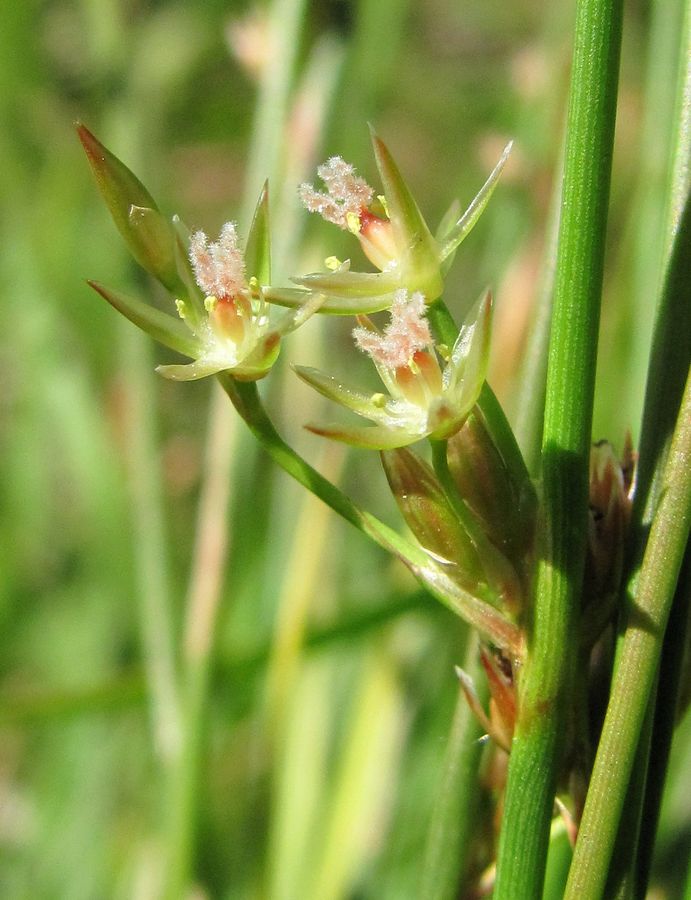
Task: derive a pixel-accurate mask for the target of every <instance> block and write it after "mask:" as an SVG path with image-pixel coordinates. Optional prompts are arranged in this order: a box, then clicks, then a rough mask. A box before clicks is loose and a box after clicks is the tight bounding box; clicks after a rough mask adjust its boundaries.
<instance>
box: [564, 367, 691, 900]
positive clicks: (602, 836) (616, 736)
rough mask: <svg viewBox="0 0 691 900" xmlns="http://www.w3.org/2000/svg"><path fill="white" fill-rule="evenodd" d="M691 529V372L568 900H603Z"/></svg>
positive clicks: (585, 813)
mask: <svg viewBox="0 0 691 900" xmlns="http://www.w3.org/2000/svg"><path fill="white" fill-rule="evenodd" d="M690 524H691V372H690V373H689V377H688V380H687V384H686V390H685V393H684V399H683V401H682V405H681V409H680V412H679V418H678V420H677V427H676V430H675V433H674V437H673V440H672V446H671V449H670V453H669V459H668V462H667V465H666V467H665V472H664V476H663V482H662V485H661V490H660V503H659V506H658V509H657V512H656V514H655V518H654V519H653V523H652V527H651V530H650V538H649V540H648V545H647V548H646V553H645V557H644V560H643V566H642V568H641V572H640V577H639V579H638V591H637V594H636V597H635V600H634V601H633V602H632V603H631V604H630V605H629V609H628V618H629V621H628V627H627V630H626V635H625V637H624V641H623V646H622V652H621V657H620V660H621V661H620V664H619V668H618V670H617V678H616V681H615V682H614V686H613V690H612V696H611V698H610V702H609V706H608V709H607V715H606V717H605V724H604V726H603V729H602V737H601V739H600V745H599V747H598V752H597V756H596V759H595V766H594V768H593V774H592V778H591V783H590V789H589V791H588V797H587V799H586V804H585V809H584V811H583V819H582V821H581V828H580V831H579V835H578V841H577V843H576V849H575V851H574V860H573V865H572V867H571V874H570V876H569V882H568V885H567V890H566V895H565V896H566V898H567V900H581V898H584V897H585V898H591V897H592V898H596V897H600V896H601V894H602V891H603V888H604V885H605V881H606V878H607V871H608V868H609V862H610V857H611V852H612V846H613V843H614V840H615V837H616V833H617V827H618V824H619V816H620V814H621V809H622V806H623V803H624V797H625V794H626V788H627V785H628V782H629V778H630V775H631V769H632V767H633V761H634V757H635V754H636V749H637V746H638V737H639V733H640V729H641V726H642V724H643V720H644V718H645V714H646V709H647V705H648V697H649V693H650V690H651V688H652V686H653V684H654V681H655V676H656V672H657V667H658V664H659V656H660V649H661V647H662V641H663V638H664V633H665V627H666V625H667V619H668V616H669V610H670V607H671V603H672V598H673V596H674V591H675V587H676V583H677V578H678V574H679V569H680V567H681V563H682V559H683V556H684V551H685V548H686V542H687V540H688V536H689V525H690Z"/></svg>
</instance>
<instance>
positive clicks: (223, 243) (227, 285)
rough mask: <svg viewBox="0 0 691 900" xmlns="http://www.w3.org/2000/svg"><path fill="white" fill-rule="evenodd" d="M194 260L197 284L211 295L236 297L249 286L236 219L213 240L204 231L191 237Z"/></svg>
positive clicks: (193, 265) (226, 225)
mask: <svg viewBox="0 0 691 900" xmlns="http://www.w3.org/2000/svg"><path fill="white" fill-rule="evenodd" d="M190 262H191V263H192V268H193V269H194V277H195V279H196V282H197V284H198V285H199V287H200V288H201V289H202V290H203V291H204V293H205V294H207V295H213V296H214V297H218V298H219V299H221V298H223V297H233V296H234V295H235V294H238V293H239V292H240V291H241V290H243V288H244V287H245V261H244V259H243V257H242V251H241V250H240V247H239V246H238V234H237V226H236V225H235V223H234V222H226V224H225V225H224V226H223V228H222V229H221V234H220V236H219V238H218V241H216V242H215V243H212V244H210V243H209V239H208V238H207V236H206V235H205V234H204V232H203V231H197V232H195V233H194V234H193V235H192V237H191V238H190Z"/></svg>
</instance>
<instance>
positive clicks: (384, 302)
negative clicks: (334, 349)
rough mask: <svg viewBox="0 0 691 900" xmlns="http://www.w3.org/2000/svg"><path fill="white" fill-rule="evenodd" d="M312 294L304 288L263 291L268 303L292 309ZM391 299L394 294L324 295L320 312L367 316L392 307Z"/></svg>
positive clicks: (334, 314)
mask: <svg viewBox="0 0 691 900" xmlns="http://www.w3.org/2000/svg"><path fill="white" fill-rule="evenodd" d="M325 274H326V273H325ZM353 274H355V273H353ZM309 277H310V276H306V278H309ZM299 280H300V279H293V281H299ZM315 290H316V288H315ZM311 293H313V292H312V291H309V290H303V289H302V288H275V287H267V288H264V290H263V295H264V299H265V300H266V301H267V302H268V303H274V304H276V306H287V307H290V308H294V307H296V306H301V305H302V304H304V302H305V300H306V299H307V298H308V297H309V296H310V294H311ZM391 298H392V294H383V295H378V294H377V295H373V296H372V297H370V298H369V299H364V298H362V297H351V298H345V297H332V296H328V295H326V294H324V300H323V301H322V303H321V304H320V305H319V312H320V313H323V314H325V315H331V316H354V315H358V314H359V313H362V314H365V315H366V314H368V313H374V312H379V311H380V310H382V309H387V308H388V307H389V306H391Z"/></svg>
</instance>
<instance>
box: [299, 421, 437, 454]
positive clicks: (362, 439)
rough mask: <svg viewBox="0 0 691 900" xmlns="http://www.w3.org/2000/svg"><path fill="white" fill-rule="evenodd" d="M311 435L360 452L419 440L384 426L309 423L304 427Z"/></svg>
mask: <svg viewBox="0 0 691 900" xmlns="http://www.w3.org/2000/svg"><path fill="white" fill-rule="evenodd" d="M305 428H306V429H307V430H308V431H311V432H312V434H318V435H320V436H321V437H326V438H331V440H333V441H340V442H341V443H342V444H349V445H350V446H351V447H360V449H362V450H393V449H394V448H396V447H405V446H406V445H407V444H412V443H413V442H414V441H417V440H419V438H420V436H419V435H415V434H413V435H411V434H410V433H409V432H408V431H406V430H405V429H404V428H389V427H387V426H386V425H372V426H370V427H368V426H367V425H365V426H358V425H354V426H348V425H317V424H314V423H310V424H308V425H305Z"/></svg>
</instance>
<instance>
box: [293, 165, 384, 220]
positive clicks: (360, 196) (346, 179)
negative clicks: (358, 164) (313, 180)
mask: <svg viewBox="0 0 691 900" xmlns="http://www.w3.org/2000/svg"><path fill="white" fill-rule="evenodd" d="M317 175H318V176H319V177H320V178H321V180H322V181H323V182H324V186H325V187H326V193H324V192H323V191H317V190H316V189H315V188H314V185H311V184H301V185H300V187H299V189H298V193H299V195H300V199H301V200H302V202H303V204H304V205H305V207H306V208H307V209H308V210H309V212H316V213H319V215H320V216H321V217H322V218H323V219H326V221H327V222H332V223H333V224H334V225H338V227H339V228H343V229H344V230H345V229H347V228H348V215H349V214H353V215H356V216H359V215H360V211H361V210H362V209H363V208H366V207H368V206H369V204H370V203H371V201H372V197H373V196H374V189H373V188H371V187H370V186H369V185H368V184H367V182H366V181H365V180H364V178H360V176H359V175H356V174H355V169H354V168H353V166H351V165H350V163H347V162H346V161H345V160H344V159H342V158H341V157H340V156H332V157H331V159H328V160H327V161H326V162H325V163H323V165H321V166H319V167H318V168H317Z"/></svg>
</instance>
